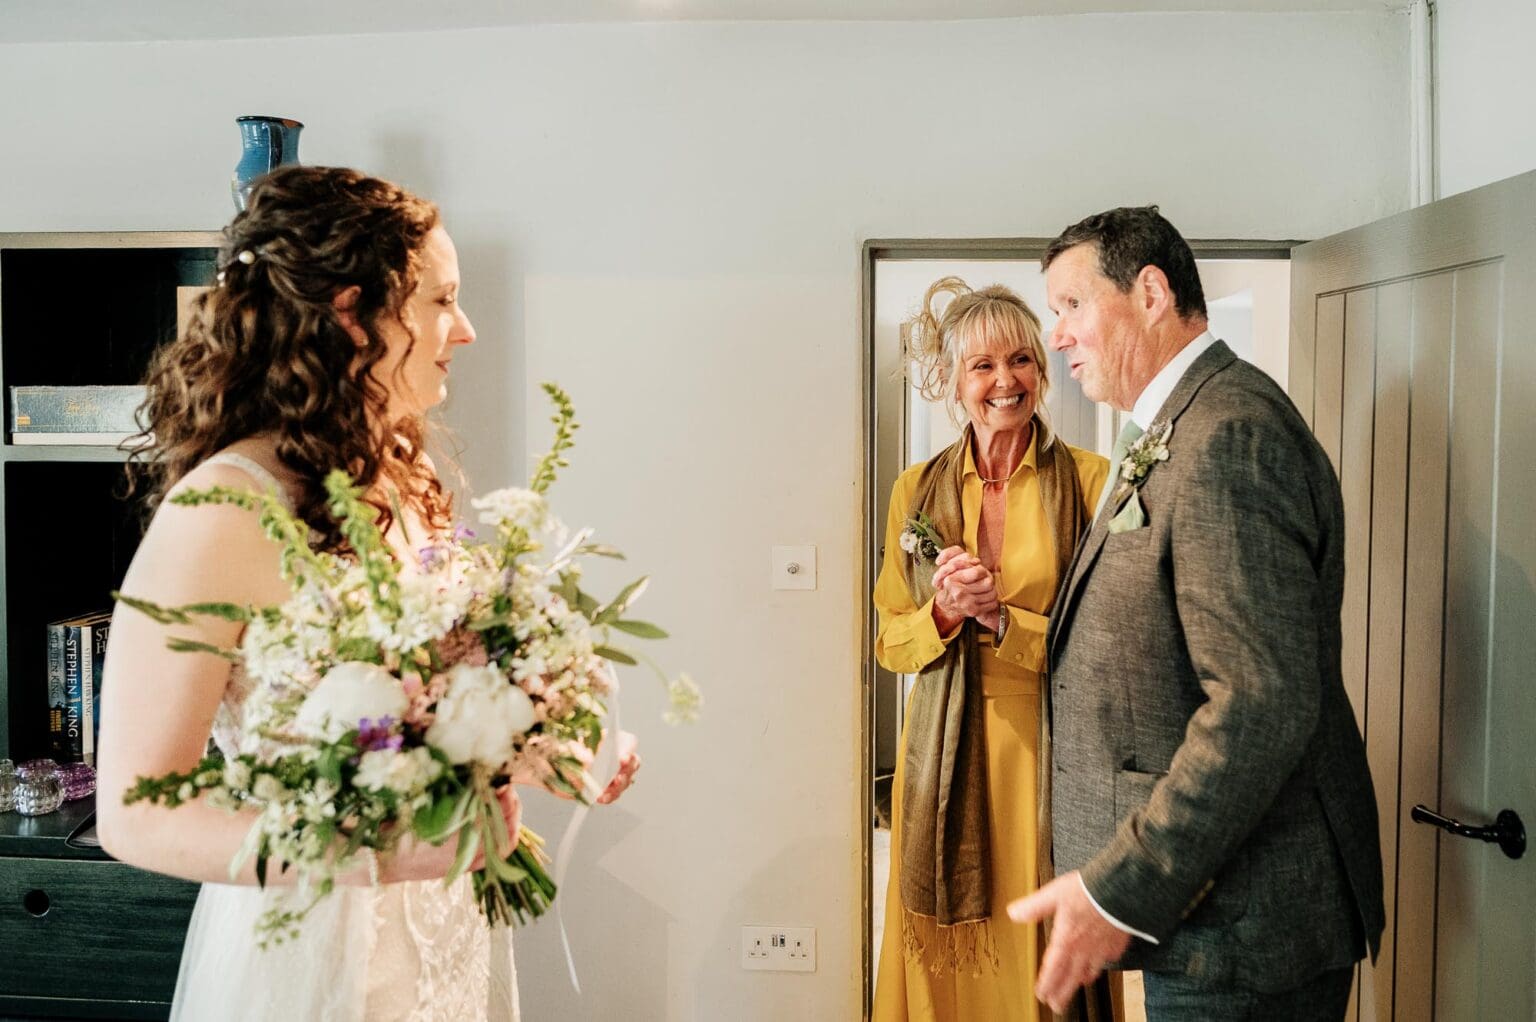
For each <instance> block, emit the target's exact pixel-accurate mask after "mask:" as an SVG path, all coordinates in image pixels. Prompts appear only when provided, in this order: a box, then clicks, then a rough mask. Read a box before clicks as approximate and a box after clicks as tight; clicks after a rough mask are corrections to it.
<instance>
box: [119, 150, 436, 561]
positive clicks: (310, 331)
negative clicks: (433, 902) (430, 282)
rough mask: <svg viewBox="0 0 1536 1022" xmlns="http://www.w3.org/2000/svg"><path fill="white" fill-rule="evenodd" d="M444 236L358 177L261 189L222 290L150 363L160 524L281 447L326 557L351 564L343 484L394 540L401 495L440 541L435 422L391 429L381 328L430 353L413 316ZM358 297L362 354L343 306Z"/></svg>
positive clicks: (229, 230)
mask: <svg viewBox="0 0 1536 1022" xmlns="http://www.w3.org/2000/svg"><path fill="white" fill-rule="evenodd" d="M437 223H438V212H437V207H436V206H434V205H433V204H432V203H430V202H427V201H426V200H424V199H421V198H418V197H417V196H415V195H412V194H411V193H410V192H408V191H406V190H405V189H403V188H401V187H399V186H397V185H394V184H391V183H389V182H388V181H381V180H379V179H378V178H373V177H368V176H367V175H365V174H361V173H359V172H357V171H355V170H348V169H345V168H340V167H300V166H290V167H284V168H282V169H280V170H277V171H275V172H273V173H271V174H269V175H267V176H265V177H263V178H261V179H260V180H259V181H258V182H257V183H256V185H255V187H254V188H253V189H252V190H251V195H250V200H249V203H248V205H247V207H246V209H245V211H244V212H242V213H240V214H239V215H238V216H236V217H235V219H234V221H233V222H232V223H230V225H229V226H228V227H226V228H225V229H224V244H223V246H222V247H221V249H220V251H219V256H218V265H219V274H218V279H219V283H218V285H217V286H216V287H213V288H211V289H210V290H208V291H207V292H205V293H204V294H203V295H201V296H199V297H198V298H197V300H196V302H195V304H194V306H193V310H192V316H191V320H190V322H189V324H188V326H187V330H186V332H185V333H183V334H182V335H181V336H180V337H178V338H176V339H175V340H174V341H172V342H171V343H169V344H167V345H166V346H164V347H163V348H161V349H160V350H159V351H157V352H156V353H155V355H154V357H153V359H152V361H151V363H150V366H149V371H148V373H147V376H146V381H145V382H146V384H147V386H148V392H149V396H148V400H147V401H146V402H145V404H144V406H143V407H142V408H141V409H140V423H141V425H142V426H143V427H144V430H145V432H144V433H142V434H140V436H139V438H138V439H139V441H140V446H139V447H138V448H137V450H135V451H134V453H133V455H132V458H131V459H130V460H131V461H133V462H135V463H137V464H139V465H141V466H142V467H143V468H144V469H145V470H147V471H146V473H145V474H146V475H147V479H144V480H143V482H142V485H143V486H144V489H145V491H146V492H145V494H144V497H145V508H146V513H150V512H153V511H154V509H155V508H156V507H157V506H158V505H159V503H160V501H161V500H162V499H163V498H164V497H165V494H166V492H167V491H169V490H170V489H171V488H172V487H173V486H175V485H176V483H177V482H178V481H179V480H180V479H181V478H182V477H183V476H185V475H186V474H187V473H188V472H190V471H191V470H192V469H193V468H194V467H195V466H197V465H198V464H200V463H201V462H203V461H204V460H205V459H207V458H208V457H209V456H210V455H212V454H214V453H215V452H216V451H219V450H222V449H223V448H225V447H227V446H229V445H230V444H232V443H234V442H235V441H237V440H242V439H244V438H246V437H250V436H254V435H257V434H262V433H269V434H271V435H272V436H273V438H274V440H275V441H276V446H277V456H278V458H279V459H280V460H281V461H282V463H283V464H284V465H285V466H287V467H288V468H289V469H291V470H292V472H293V473H294V475H295V476H296V477H297V480H298V492H297V493H296V494H295V498H296V500H295V503H296V511H297V512H298V514H299V516H300V517H301V518H303V519H304V521H305V522H306V523H307V524H308V525H309V527H310V528H311V529H312V530H313V538H314V541H315V544H316V545H317V546H318V547H320V548H322V549H326V550H334V551H340V550H344V549H345V548H346V540H345V538H344V537H343V536H342V535H341V532H340V529H339V527H338V526H337V523H336V522H335V521H334V520H333V519H332V518H331V516H330V514H329V513H328V511H327V508H326V493H325V488H324V480H325V476H326V473H328V472H329V471H330V470H331V469H334V468H342V469H346V470H347V472H349V473H350V474H351V475H352V478H353V479H354V480H355V481H356V482H357V483H358V484H359V485H360V486H362V487H364V488H365V489H366V491H367V496H366V498H365V499H366V500H367V501H368V502H369V503H371V504H373V505H374V507H375V508H377V510H378V512H379V524H380V527H381V528H387V527H388V525H389V523H390V521H391V519H392V518H393V516H394V513H395V505H394V501H393V500H392V499H390V498H389V497H388V496H386V495H387V494H388V493H389V491H391V490H393V491H394V492H395V493H397V494H399V496H400V500H401V501H402V502H404V503H406V504H408V505H410V506H413V507H414V508H416V509H417V510H418V511H419V512H420V513H421V515H422V516H423V518H424V519H425V521H426V522H427V524H428V525H429V526H430V527H432V528H446V527H447V526H449V525H450V524H451V517H452V511H453V507H452V499H451V497H450V495H449V494H448V493H447V492H445V491H444V489H443V487H442V485H441V484H440V483H439V481H438V479H437V476H436V474H435V473H434V472H433V471H432V469H431V466H430V463H429V462H428V461H427V460H426V455H425V453H424V451H423V447H424V440H425V425H426V422H425V419H424V418H423V417H421V416H408V417H406V418H403V419H393V420H392V417H391V415H390V413H389V391H388V389H387V387H386V385H385V384H384V383H383V382H381V381H380V380H379V379H378V378H377V376H376V374H375V369H376V367H380V365H381V363H382V361H383V359H384V357H385V355H386V353H387V344H386V342H385V340H384V338H383V336H382V334H381V332H380V326H381V324H382V323H384V322H385V321H386V320H395V321H397V322H400V323H402V324H404V325H405V327H406V331H407V333H409V334H410V336H411V340H412V343H413V344H414V343H415V339H416V333H415V330H414V329H413V327H412V325H411V324H410V323H408V322H406V321H405V319H404V318H402V309H403V306H404V303H405V300H406V299H407V298H408V297H409V296H410V294H411V292H412V291H414V290H415V288H416V286H417V283H418V281H419V279H420V272H421V250H422V247H423V246H424V245H425V244H426V241H427V235H428V234H429V233H430V232H431V230H432V229H433V228H434V227H436V226H437ZM353 286H356V287H358V288H359V289H360V293H359V295H358V299H357V303H356V306H355V309H354V311H355V314H356V316H357V320H358V323H359V325H360V326H361V327H362V329H363V332H364V333H365V334H366V335H367V343H366V344H365V345H363V346H362V347H359V345H358V343H357V342H356V341H354V340H353V338H352V336H351V335H350V334H349V333H348V332H347V331H346V329H344V328H343V326H342V324H341V322H340V321H339V320H338V318H337V315H336V310H335V308H334V307H333V305H332V299H333V298H335V296H336V294H337V293H338V292H340V291H342V290H343V289H345V288H348V287H353Z"/></svg>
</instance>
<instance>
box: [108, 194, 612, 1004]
mask: <svg viewBox="0 0 1536 1022" xmlns="http://www.w3.org/2000/svg"><path fill="white" fill-rule="evenodd" d="M224 235H225V241H224V245H223V248H222V249H221V252H220V258H219V266H220V272H219V275H218V277H219V283H218V285H217V286H216V287H214V288H212V289H211V290H210V291H208V292H207V293H206V294H205V295H204V296H203V297H201V298H199V299H198V303H197V305H196V308H195V315H194V316H193V320H192V323H191V324H190V325H189V327H188V329H187V330H186V332H185V333H184V334H183V336H181V337H179V338H177V339H176V341H174V342H173V343H171V344H169V345H167V346H166V347H165V348H163V349H162V350H161V351H160V352H158V353H157V355H156V357H155V359H154V361H153V364H152V365H151V367H150V371H149V377H148V384H149V391H150V398H149V403H148V404H147V406H146V410H147V420H148V421H147V422H146V423H145V427H146V434H147V437H148V438H150V439H149V443H150V446H149V447H147V448H146V449H145V450H144V452H143V454H142V455H141V456H140V458H141V460H142V461H143V463H144V464H143V469H144V470H145V476H146V477H147V480H148V492H147V495H146V505H147V507H148V508H149V509H150V510H152V511H153V517H152V518H151V520H150V522H149V526H148V528H147V530H146V531H145V534H144V538H143V541H142V543H141V544H140V546H139V549H138V553H137V554H136V555H135V557H134V560H133V563H132V565H131V566H130V567H129V569H128V575H127V577H126V579H125V580H124V582H123V586H122V588H123V589H124V590H125V591H127V592H132V593H134V594H135V595H137V596H140V597H143V598H145V599H148V600H151V601H154V602H156V603H159V604H161V605H162V606H177V605H182V604H187V603H196V602H230V603H237V604H242V605H257V606H261V605H270V604H278V603H282V602H283V601H284V600H286V599H287V597H288V595H289V589H288V586H287V584H286V583H284V582H283V580H282V578H281V577H280V576H279V572H278V547H277V546H276V545H275V544H273V543H271V542H270V541H269V540H268V539H267V537H266V536H265V534H264V533H263V531H262V529H261V526H260V524H259V522H258V519H257V516H256V514H254V513H252V512H248V511H244V510H241V509H238V508H235V507H232V506H228V505H218V506H201V507H190V508H189V507H181V506H178V505H174V504H170V503H168V502H166V500H165V498H166V497H167V496H169V495H171V494H174V493H176V492H177V491H179V490H181V489H184V488H189V487H193V488H206V487H210V486H226V487H232V488H238V489H252V488H256V489H263V490H273V491H275V492H276V493H277V494H278V495H279V496H280V497H282V498H283V499H284V500H285V501H286V502H287V503H288V504H289V506H290V507H291V508H292V509H293V510H295V511H296V512H297V513H298V514H299V515H300V516H301V517H302V518H303V519H304V520H305V521H306V522H307V523H308V525H309V527H310V529H311V530H312V537H313V539H314V541H315V543H316V545H317V546H319V547H321V548H324V549H327V550H332V551H337V552H345V549H346V544H345V540H344V539H343V537H342V536H341V535H340V534H339V532H338V530H337V526H336V524H335V522H333V521H332V520H331V519H330V517H329V515H328V514H327V513H326V507H325V491H324V488H323V479H324V477H325V474H326V473H327V472H328V471H329V470H330V469H332V468H336V467H342V468H346V469H347V470H348V471H349V472H351V474H352V475H353V477H354V478H355V479H356V480H357V481H358V483H359V485H361V486H363V487H365V489H366V492H367V494H368V500H369V502H370V503H371V504H373V505H374V506H375V507H376V508H377V509H378V512H379V515H380V525H381V526H387V529H386V537H387V538H388V540H389V542H390V544H391V547H392V548H393V549H394V551H395V553H396V556H397V557H398V558H399V560H400V562H401V564H402V565H404V566H405V569H406V570H409V569H410V566H412V565H415V564H417V563H418V559H417V557H416V556H415V553H414V550H416V549H419V548H420V547H421V546H424V545H426V544H427V542H428V539H427V537H430V536H432V535H434V534H442V533H444V532H446V531H447V530H449V529H451V528H452V525H453V502H452V497H451V495H450V494H449V493H448V492H446V491H445V489H444V488H443V486H442V484H441V482H440V481H439V479H438V477H437V474H436V472H435V470H434V467H433V465H432V462H431V460H430V459H429V458H428V457H427V456H426V454H425V453H424V450H423V447H424V440H425V431H426V420H425V415H426V413H427V411H428V409H430V408H432V407H433V406H435V405H437V404H438V403H439V402H441V401H442V400H443V398H444V397H445V396H446V393H447V390H446V388H447V379H448V375H449V365H450V363H451V362H452V360H453V359H454V358H455V356H456V355H458V354H459V352H460V351H461V350H462V349H463V348H464V347H465V346H466V345H468V344H470V343H471V342H473V341H474V339H475V332H474V328H473V327H472V326H471V325H470V322H469V318H468V317H467V316H466V315H465V313H464V310H463V309H462V308H461V307H460V305H459V272H458V257H457V255H456V253H455V251H454V247H453V242H452V240H451V239H450V238H449V236H448V233H447V232H446V231H445V230H444V229H443V228H442V226H441V224H440V223H439V217H438V211H437V208H436V207H435V206H434V205H432V204H431V203H429V202H426V201H425V200H423V199H420V198H418V197H416V196H415V195H412V194H411V193H409V192H407V191H405V190H404V189H402V188H400V187H398V186H396V185H393V184H390V183H388V182H386V181H381V180H378V179H375V178H370V177H366V176H364V175H362V174H360V173H358V172H356V171H352V170H345V169H340V168H329V167H288V168H284V169H281V170H279V171H277V172H275V173H273V174H271V175H269V176H268V177H266V178H264V179H262V180H261V181H260V182H259V183H258V184H257V185H256V187H255V188H254V189H253V190H252V192H251V195H250V200H249V205H248V208H247V209H246V211H245V212H243V213H241V214H239V215H238V216H236V217H235V219H234V221H233V222H232V223H231V224H230V225H229V227H227V228H226V229H225V232H224ZM239 628H240V625H239V624H237V623H234V622H223V621H217V620H214V619H199V620H198V623H197V624H196V625H189V626H183V627H179V628H176V629H168V628H167V627H166V626H162V625H158V624H156V623H154V622H153V621H151V620H150V619H149V618H147V617H145V616H144V615H142V614H137V613H133V612H127V613H118V614H115V615H114V617H113V621H112V631H111V640H110V647H109V649H108V654H107V663H106V672H107V678H106V680H105V683H104V685H103V688H104V692H103V697H102V698H103V704H104V705H103V707H102V731H101V748H100V767H101V773H100V778H99V789H100V791H99V797H98V806H99V808H98V833H99V835H100V837H101V841H102V845H103V847H104V848H106V849H107V851H109V852H110V853H111V854H112V855H114V856H115V857H117V858H118V859H120V860H122V861H124V862H127V863H130V864H132V865H135V866H139V867H141V868H144V869H150V870H155V871H157V872H161V873H168V874H171V875H173V876H179V877H184V878H187V879H190V880H196V881H201V882H202V883H203V884H204V886H203V888H202V890H201V893H200V894H199V896H198V901H197V907H196V909H195V910H194V912H193V915H192V921H191V924H190V927H189V929H188V932H187V939H186V944H185V948H184V951H183V955H182V963H181V973H180V976H179V978H178V980H177V984H176V998H175V1007H174V1009H173V1012H172V1017H173V1018H175V1019H187V1020H202V1019H212V1018H236V1017H238V1018H242V1019H273V1020H278V1019H281V1020H283V1022H288V1020H291V1019H295V1018H304V1019H321V1020H337V1022H361V1020H364V1019H366V1020H370V1022H372V1020H375V1019H400V1020H430V1019H443V1020H461V1019H471V1020H473V1019H485V1020H497V1022H501V1020H505V1019H515V1018H516V1017H517V986H516V979H515V973H514V971H513V964H512V946H511V940H510V936H509V932H508V931H507V930H505V929H498V930H496V931H491V930H489V929H488V928H487V927H486V924H485V922H484V921H483V920H482V918H481V917H480V915H479V912H478V910H477V909H476V907H475V904H474V901H473V897H472V894H471V890H470V885H469V878H468V877H467V876H465V877H462V878H460V880H458V881H457V882H455V883H454V884H453V885H452V886H451V887H450V886H445V885H444V884H443V877H444V876H445V875H446V874H447V873H448V872H449V869H450V866H451V864H452V860H453V856H454V852H455V842H451V841H450V842H447V843H445V844H444V845H443V846H441V847H434V846H432V845H429V844H426V843H424V842H418V841H415V840H414V839H413V838H412V837H410V836H406V837H405V838H403V839H402V840H401V842H400V843H399V846H398V848H397V849H396V850H395V851H394V852H392V853H391V854H389V855H387V856H381V857H379V858H378V859H377V860H376V861H371V862H367V863H364V864H362V865H360V866H358V867H357V868H356V869H354V870H353V871H352V873H350V874H349V875H346V876H342V877H339V878H338V887H337V889H336V891H335V892H334V893H333V894H332V895H331V896H330V897H328V898H326V899H323V900H322V901H321V902H320V904H319V905H318V906H317V907H316V908H315V909H314V910H313V911H312V912H311V913H310V914H309V916H308V917H307V918H306V919H305V921H304V923H303V924H302V928H301V931H300V934H299V936H298V937H297V938H296V939H293V940H290V941H288V942H286V943H284V944H281V945H277V946H275V947H271V948H268V949H266V950H260V949H258V948H257V947H256V944H255V937H254V924H255V922H256V920H257V919H258V918H259V917H260V916H261V915H262V913H263V912H265V911H266V910H267V909H268V908H269V907H271V906H272V904H273V903H274V899H282V898H284V897H287V896H289V894H290V893H291V888H285V884H287V883H291V879H290V878H291V873H289V874H284V873H281V872H279V871H277V870H272V871H269V872H268V874H267V887H266V888H265V889H262V888H260V887H258V886H256V877H255V872H254V867H253V865H252V864H251V863H249V862H248V863H247V864H246V866H245V867H244V869H243V870H242V871H241V872H240V873H238V874H236V875H235V876H233V877H231V876H230V874H229V864H230V862H231V860H232V859H233V858H234V856H235V853H236V850H237V849H238V848H239V847H240V846H241V844H242V842H243V841H244V840H245V836H246V832H247V830H248V829H249V827H250V825H251V822H252V819H253V818H254V814H231V813H228V812H225V811H224V810H222V809H216V808H213V807H211V806H208V805H205V804H202V803H200V802H199V803H188V804H185V805H183V806H180V807H179V808H176V809H166V808H162V807H158V806H154V805H151V804H149V803H145V802H140V803H137V804H135V805H132V806H124V805H123V793H124V792H125V791H126V790H127V789H129V788H130V787H131V786H132V785H133V782H134V780H135V778H137V777H140V776H146V775H149V776H154V775H162V774H166V773H169V772H172V771H186V770H189V769H191V767H192V766H194V765H195V764H196V763H197V762H198V761H199V759H201V757H202V756H203V754H204V751H205V749H206V746H207V743H208V741H209V738H210V736H211V737H212V740H213V742H214V743H215V744H216V745H217V746H218V748H219V749H220V750H221V751H222V752H223V753H224V754H225V755H230V754H232V753H233V752H234V751H235V750H236V749H237V748H238V747H239V745H240V743H241V737H242V735H241V705H242V702H243V700H244V699H245V696H246V695H247V692H248V684H247V681H246V679H245V677H244V675H243V674H242V673H241V672H240V670H239V669H238V668H234V669H231V665H230V663H229V662H228V661H225V660H223V659H222V658H220V657H217V656H213V655H211V654H188V653H175V652H171V651H170V650H168V649H167V648H166V639H167V637H168V633H169V632H172V631H174V632H175V633H176V634H178V635H181V636H183V637H186V638H190V639H194V640H197V641H200V642H205V643H211V644H214V645H217V646H220V647H225V648H227V647H231V646H234V645H236V644H237V643H238V641H239ZM638 765H639V758H638V757H637V756H635V755H634V754H633V750H632V749H630V750H627V751H625V752H624V753H623V754H622V755H621V764H620V770H619V774H618V776H617V777H616V778H615V779H614V781H613V783H612V784H611V785H610V786H609V788H608V789H607V790H606V791H605V792H604V794H603V796H602V798H601V801H605V802H607V801H612V799H613V798H615V797H617V796H618V795H619V794H620V793H621V792H622V791H623V790H624V789H625V788H627V787H628V785H629V783H630V780H631V778H632V777H633V775H634V771H635V769H637V768H638ZM501 797H502V801H503V806H504V808H505V810H506V813H505V815H506V818H507V821H508V831H509V833H510V834H516V833H517V827H518V816H519V811H518V808H519V807H518V803H517V797H516V795H515V794H514V793H513V791H512V790H511V788H507V789H505V790H504V791H503V792H502V793H501ZM478 864H479V863H478V861H477V862H476V864H475V865H478Z"/></svg>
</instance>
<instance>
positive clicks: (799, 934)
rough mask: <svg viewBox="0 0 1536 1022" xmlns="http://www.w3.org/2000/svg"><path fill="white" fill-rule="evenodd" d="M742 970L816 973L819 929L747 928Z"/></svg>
mask: <svg viewBox="0 0 1536 1022" xmlns="http://www.w3.org/2000/svg"><path fill="white" fill-rule="evenodd" d="M741 967H742V968H743V969H756V970H760V971H764V972H815V971H816V927H814V926H743V927H742V928H741Z"/></svg>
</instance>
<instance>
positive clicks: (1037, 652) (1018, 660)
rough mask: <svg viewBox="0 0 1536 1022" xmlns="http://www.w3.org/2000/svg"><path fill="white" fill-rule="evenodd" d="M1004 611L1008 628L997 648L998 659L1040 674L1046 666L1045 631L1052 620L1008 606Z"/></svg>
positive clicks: (1005, 606) (1004, 606) (1004, 607)
mask: <svg viewBox="0 0 1536 1022" xmlns="http://www.w3.org/2000/svg"><path fill="white" fill-rule="evenodd" d="M1002 610H1003V613H1005V614H1007V615H1008V627H1007V629H1005V630H1004V632H1003V641H1002V642H1001V643H1000V644H999V645H998V647H997V657H998V659H1000V660H1006V661H1008V662H1009V663H1011V664H1016V665H1018V666H1019V667H1023V668H1026V669H1028V670H1031V671H1036V672H1038V671H1039V670H1040V669H1041V668H1043V667H1044V666H1045V630H1046V628H1047V627H1048V626H1049V624H1050V618H1048V617H1046V616H1045V615H1043V614H1036V613H1033V612H1032V611H1028V610H1021V609H1020V608H1018V607H1010V606H1008V605H1006V604H1004V605H1003V608H1002Z"/></svg>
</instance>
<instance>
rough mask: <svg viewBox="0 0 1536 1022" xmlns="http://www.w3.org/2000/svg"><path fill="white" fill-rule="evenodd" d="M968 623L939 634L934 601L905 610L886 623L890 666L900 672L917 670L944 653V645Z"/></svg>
mask: <svg viewBox="0 0 1536 1022" xmlns="http://www.w3.org/2000/svg"><path fill="white" fill-rule="evenodd" d="M964 624H965V622H964V621H961V622H960V624H958V625H956V626H955V627H954V628H953V629H952V630H951V631H950V632H949V634H947V635H940V634H939V626H938V625H936V624H934V621H933V601H932V600H929V601H928V602H927V603H925V604H923V605H922V606H921V607H919V608H918V609H917V610H915V611H913V612H911V613H909V614H903V615H902V616H901V617H899V618H897V619H896V620H894V621H892V622H891V623H890V624H889V625H887V626H886V630H885V636H884V639H883V645H884V647H885V658H884V659H885V660H886V666H887V667H888V668H889V669H890V670H893V671H896V672H897V673H900V674H917V673H919V672H920V671H921V670H922V669H923V668H924V667H927V666H928V665H929V664H931V663H933V662H934V661H935V660H937V659H938V658H939V657H941V656H943V655H944V649H945V647H947V646H948V645H949V644H950V643H951V642H952V641H954V638H955V636H957V635H959V634H960V628H961V627H962V626H963V625H964Z"/></svg>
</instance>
